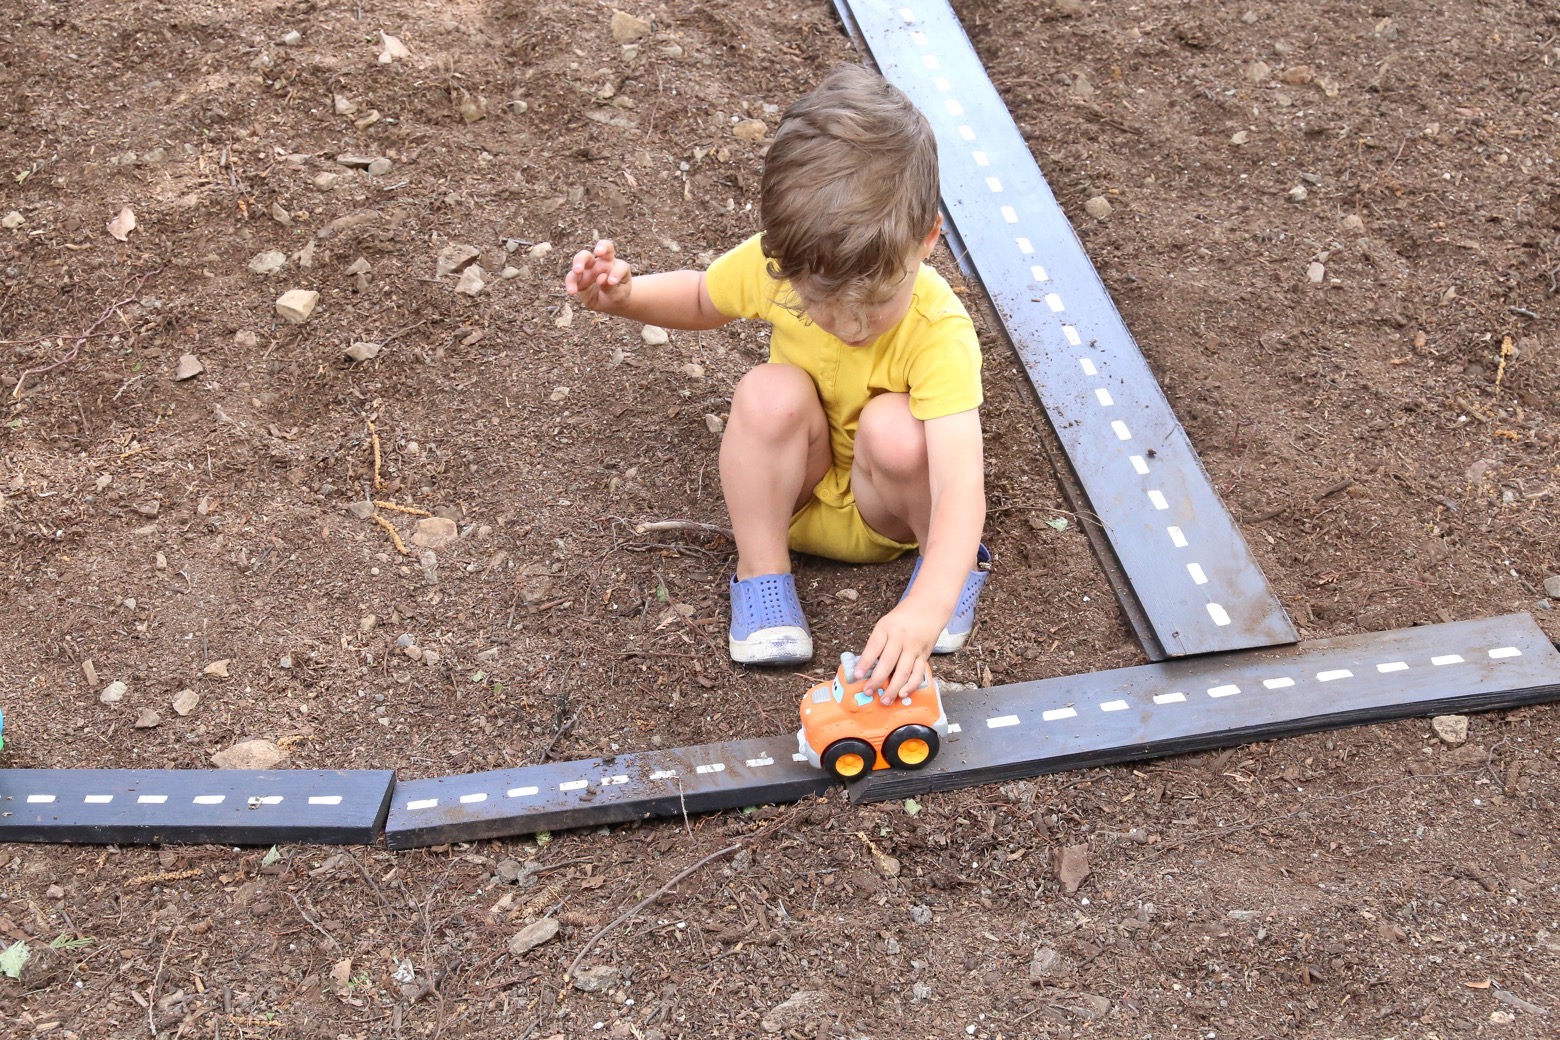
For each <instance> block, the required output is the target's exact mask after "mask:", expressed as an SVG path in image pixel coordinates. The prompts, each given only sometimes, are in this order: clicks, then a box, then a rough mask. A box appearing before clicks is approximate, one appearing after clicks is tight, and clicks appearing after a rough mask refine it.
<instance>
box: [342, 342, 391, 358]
mask: <svg viewBox="0 0 1560 1040" xmlns="http://www.w3.org/2000/svg"><path fill="white" fill-rule="evenodd" d="M383 349H385V348H384V347H383V346H382V345H380V344H378V343H371V342H369V341H368V340H359V341H358V342H356V343H354V344H352V345H351V346H350V347H348V348H347V349H346V350H344V351H343V352H342V353H344V354H346V355H347V357H349V358H351V359H352V360H353V361H367V360H368V359H369V358H376V357H378V356H379V352H380V351H381V350H383Z"/></svg>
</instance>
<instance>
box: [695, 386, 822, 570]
mask: <svg viewBox="0 0 1560 1040" xmlns="http://www.w3.org/2000/svg"><path fill="white" fill-rule="evenodd" d="M831 461H832V455H831V453H830V450H829V425H828V420H827V419H826V418H825V417H824V414H823V405H822V403H821V402H820V401H819V400H818V391H817V389H816V388H815V387H814V386H813V382H812V379H811V378H810V377H809V376H808V375H807V373H806V372H804V371H802V370H801V369H800V368H797V367H796V366H794V365H778V364H766V365H759V366H758V367H757V368H754V369H752V370H751V371H749V372H748V374H747V375H745V376H743V377H742V379H741V381H740V382H738V383H737V389H736V391H735V393H733V394H732V398H731V418H730V420H729V421H728V422H727V423H726V433H725V435H724V436H723V437H722V438H721V442H720V485H721V490H722V491H723V492H724V493H725V496H726V509H727V511H728V512H729V513H730V514H731V530H732V534H733V535H734V536H735V537H736V541H737V578H738V579H739V580H745V579H747V578H752V577H756V576H758V575H761V574H789V573H790V571H791V554H790V549H789V547H788V546H787V544H786V533H787V530H788V528H789V527H790V521H791V515H792V514H793V513H795V512H796V511H797V510H798V509H800V508H801V507H802V505H803V504H805V503H806V501H807V499H808V496H810V495H811V494H812V489H813V487H814V486H815V485H816V484H817V483H818V481H820V480H822V479H823V477H824V474H825V473H827V472H828V471H829V465H830V463H831Z"/></svg>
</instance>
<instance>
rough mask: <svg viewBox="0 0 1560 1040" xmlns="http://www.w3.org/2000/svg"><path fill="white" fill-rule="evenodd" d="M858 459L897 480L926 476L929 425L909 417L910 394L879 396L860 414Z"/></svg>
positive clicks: (857, 431)
mask: <svg viewBox="0 0 1560 1040" xmlns="http://www.w3.org/2000/svg"><path fill="white" fill-rule="evenodd" d="M856 458H857V459H858V460H860V461H862V462H864V463H865V464H866V465H868V466H870V467H871V468H872V469H873V470H875V471H878V472H882V473H887V474H890V475H893V476H896V477H908V476H913V475H916V474H921V473H925V472H926V468H927V461H926V424H925V423H923V422H922V421H921V420H920V419H917V418H916V417H915V416H914V415H911V414H910V397H909V395H908V394H879V395H878V396H876V397H874V398H873V399H872V400H870V401H868V402H867V404H866V407H864V408H863V409H862V410H861V420H860V423H859V425H858V426H857V428H856Z"/></svg>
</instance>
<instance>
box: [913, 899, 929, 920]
mask: <svg viewBox="0 0 1560 1040" xmlns="http://www.w3.org/2000/svg"><path fill="white" fill-rule="evenodd" d="M910 920H912V921H914V922H915V923H916V924H931V923H932V908H931V907H929V906H926V905H925V904H923V903H916V904H915V905H914V906H912V907H911V908H910Z"/></svg>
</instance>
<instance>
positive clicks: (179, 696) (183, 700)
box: [173, 690, 200, 718]
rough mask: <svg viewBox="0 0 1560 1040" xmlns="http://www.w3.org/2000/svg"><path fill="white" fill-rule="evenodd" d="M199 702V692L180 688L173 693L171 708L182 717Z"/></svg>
mask: <svg viewBox="0 0 1560 1040" xmlns="http://www.w3.org/2000/svg"><path fill="white" fill-rule="evenodd" d="M199 704H200V694H198V693H196V692H195V691H194V690H180V691H179V692H178V693H176V694H174V695H173V710H174V711H175V712H177V713H178V714H179V716H180V717H181V718H182V717H184V716H185V715H188V714H189V713H190V712H192V711H194V710H195V708H196V707H197V706H198V705H199Z"/></svg>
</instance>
